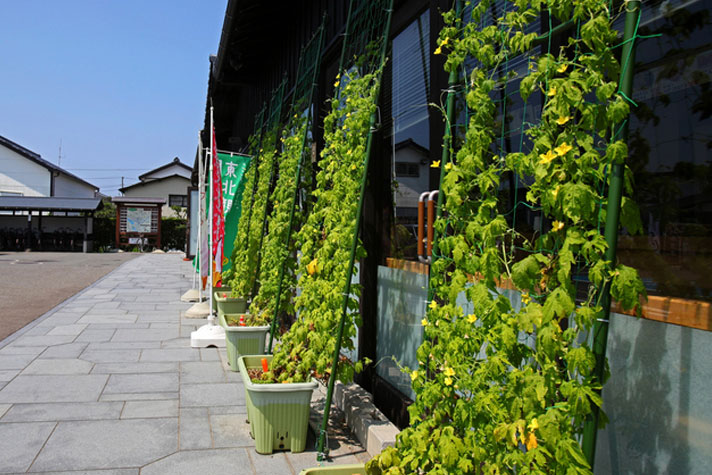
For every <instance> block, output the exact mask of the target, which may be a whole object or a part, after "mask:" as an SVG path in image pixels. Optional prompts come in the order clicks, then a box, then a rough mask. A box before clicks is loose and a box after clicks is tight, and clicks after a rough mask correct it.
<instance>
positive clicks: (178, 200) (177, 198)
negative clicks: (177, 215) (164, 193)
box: [168, 195, 188, 208]
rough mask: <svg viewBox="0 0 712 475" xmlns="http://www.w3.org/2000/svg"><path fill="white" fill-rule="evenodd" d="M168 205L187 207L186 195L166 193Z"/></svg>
mask: <svg viewBox="0 0 712 475" xmlns="http://www.w3.org/2000/svg"><path fill="white" fill-rule="evenodd" d="M168 206H180V207H181V208H187V207H188V195H168Z"/></svg>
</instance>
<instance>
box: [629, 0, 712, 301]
mask: <svg viewBox="0 0 712 475" xmlns="http://www.w3.org/2000/svg"><path fill="white" fill-rule="evenodd" d="M654 3H657V2H654ZM710 9H712V1H710V0H707V1H700V2H688V3H687V4H686V6H685V7H684V8H675V9H673V8H671V7H670V8H669V6H668V5H666V3H665V2H663V3H660V4H659V6H658V7H657V8H652V7H651V8H648V9H643V11H644V12H645V15H644V17H643V19H642V21H641V25H640V26H641V30H640V31H641V34H644V35H658V36H657V37H654V38H650V39H646V40H645V41H641V42H640V43H639V44H638V50H637V53H636V55H637V58H636V65H635V79H634V84H633V100H634V101H635V102H636V103H637V104H638V107H632V108H631V112H632V113H631V118H630V140H629V144H628V146H629V148H630V158H629V161H628V164H629V166H630V167H631V169H632V170H633V173H634V180H635V181H634V183H635V184H634V193H635V196H634V198H635V201H636V202H637V203H638V205H639V206H640V211H641V213H640V214H641V219H642V222H643V228H644V234H643V235H638V236H630V235H626V234H625V233H624V234H623V235H622V236H620V239H619V246H618V255H619V256H620V259H621V261H623V263H625V264H628V265H631V266H634V267H636V268H637V269H638V270H639V272H640V275H641V277H642V278H643V281H644V282H645V284H646V287H647V290H648V294H649V295H660V296H665V297H682V298H687V299H695V300H706V301H710V300H712V281H710V279H709V271H710V268H712V267H711V266H712V245H711V244H710V243H712V206H711V205H710V203H712V201H710V191H712V161H711V160H710V150H712V82H711V80H712V66H711V65H712V36H710V34H709V31H710V30H709V28H710V24H711V23H712V15H710V11H711V10H710Z"/></svg>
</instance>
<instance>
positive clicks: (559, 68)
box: [556, 63, 569, 73]
mask: <svg viewBox="0 0 712 475" xmlns="http://www.w3.org/2000/svg"><path fill="white" fill-rule="evenodd" d="M567 69H569V65H568V64H566V63H564V64H562V65H561V66H559V67H558V68H556V72H557V73H565V72H566V70H567Z"/></svg>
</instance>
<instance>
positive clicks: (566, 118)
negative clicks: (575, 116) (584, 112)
mask: <svg viewBox="0 0 712 475" xmlns="http://www.w3.org/2000/svg"><path fill="white" fill-rule="evenodd" d="M570 120H571V117H569V116H568V115H562V116H560V117H559V118H558V119H556V123H557V124H559V125H565V124H566V123H567V122H568V121H570Z"/></svg>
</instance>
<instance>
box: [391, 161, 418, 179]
mask: <svg viewBox="0 0 712 475" xmlns="http://www.w3.org/2000/svg"><path fill="white" fill-rule="evenodd" d="M396 176H397V177H410V178H418V177H419V176H420V164H418V163H409V162H396Z"/></svg>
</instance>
